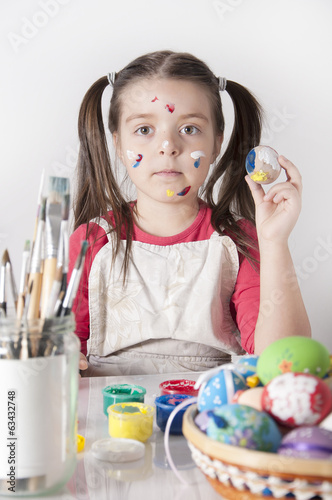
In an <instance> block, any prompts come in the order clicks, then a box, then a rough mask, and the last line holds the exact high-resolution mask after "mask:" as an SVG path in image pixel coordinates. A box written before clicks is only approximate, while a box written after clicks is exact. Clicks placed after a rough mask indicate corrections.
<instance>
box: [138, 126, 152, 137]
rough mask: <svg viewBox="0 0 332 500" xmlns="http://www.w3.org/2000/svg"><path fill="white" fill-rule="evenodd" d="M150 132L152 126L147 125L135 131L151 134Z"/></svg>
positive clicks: (141, 133)
mask: <svg viewBox="0 0 332 500" xmlns="http://www.w3.org/2000/svg"><path fill="white" fill-rule="evenodd" d="M150 132H151V128H150V127H146V126H144V127H140V128H138V129H137V130H136V131H135V133H136V134H139V135H149V133H150Z"/></svg>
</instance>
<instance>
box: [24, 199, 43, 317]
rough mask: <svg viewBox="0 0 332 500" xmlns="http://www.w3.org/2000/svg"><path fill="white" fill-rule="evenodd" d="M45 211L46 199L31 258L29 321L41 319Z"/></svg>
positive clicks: (41, 211)
mask: <svg viewBox="0 0 332 500" xmlns="http://www.w3.org/2000/svg"><path fill="white" fill-rule="evenodd" d="M45 210H46V198H43V200H42V204H41V210H40V214H39V221H38V228H37V235H36V239H35V243H34V246H33V251H32V256H31V265H30V275H29V289H30V294H29V295H30V297H29V308H28V310H27V319H28V320H32V319H37V318H39V306H40V294H41V286H42V276H43V259H42V251H43V238H44V227H45Z"/></svg>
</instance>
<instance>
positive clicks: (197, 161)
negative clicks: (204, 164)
mask: <svg viewBox="0 0 332 500" xmlns="http://www.w3.org/2000/svg"><path fill="white" fill-rule="evenodd" d="M200 164H201V159H200V158H197V160H196V161H195V163H194V167H195V168H198V167H199V166H200Z"/></svg>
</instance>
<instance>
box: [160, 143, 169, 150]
mask: <svg viewBox="0 0 332 500" xmlns="http://www.w3.org/2000/svg"><path fill="white" fill-rule="evenodd" d="M168 145H169V142H168V141H164V142H163V143H162V145H161V147H162V148H163V149H165V148H167V146H168Z"/></svg>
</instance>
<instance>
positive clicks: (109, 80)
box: [107, 72, 115, 87]
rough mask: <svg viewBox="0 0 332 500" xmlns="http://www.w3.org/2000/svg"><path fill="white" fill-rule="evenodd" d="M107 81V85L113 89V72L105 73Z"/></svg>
mask: <svg viewBox="0 0 332 500" xmlns="http://www.w3.org/2000/svg"><path fill="white" fill-rule="evenodd" d="M107 80H108V83H109V84H110V85H111V87H113V86H114V82H115V72H113V73H107Z"/></svg>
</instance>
